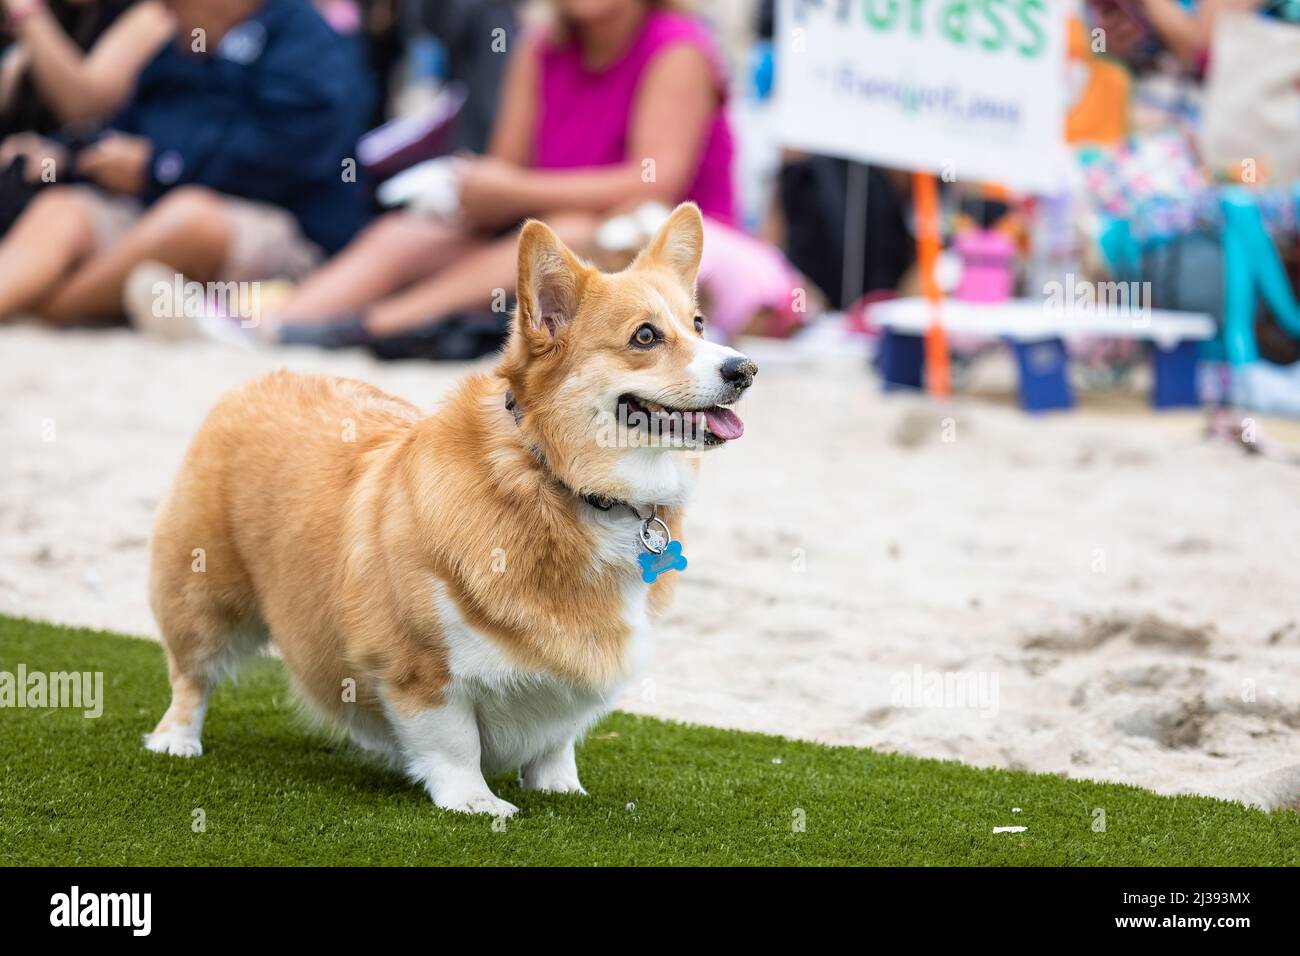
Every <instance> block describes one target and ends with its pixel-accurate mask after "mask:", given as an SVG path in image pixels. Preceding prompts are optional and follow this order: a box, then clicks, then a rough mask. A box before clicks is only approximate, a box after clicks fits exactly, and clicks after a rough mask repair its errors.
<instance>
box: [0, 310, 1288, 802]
mask: <svg viewBox="0 0 1300 956" xmlns="http://www.w3.org/2000/svg"><path fill="white" fill-rule="evenodd" d="M286 364H287V365H290V366H291V367H295V368H301V369H304V370H317V371H333V372H339V373H343V374H350V375H356V376H359V377H363V378H366V379H368V380H370V381H373V382H375V383H376V384H379V385H380V386H382V387H385V388H388V389H390V390H392V391H394V392H396V393H398V394H400V395H403V396H405V397H406V398H409V399H411V400H413V401H415V402H417V403H418V404H420V405H422V406H425V407H430V406H432V404H433V403H434V402H435V401H436V400H437V399H438V397H439V396H440V395H442V394H444V393H445V392H446V391H447V390H448V389H449V388H450V387H451V386H452V385H453V384H454V382H455V381H456V380H457V379H458V378H459V377H460V376H461V375H462V374H463V373H464V367H446V366H442V367H439V366H432V365H428V364H424V363H405V364H401V365H381V364H378V363H375V362H371V361H369V360H366V359H364V358H362V357H360V356H328V355H322V354H315V353H306V352H304V353H289V354H285V353H278V354H266V353H263V354H257V355H245V354H240V353H234V352H230V351H227V350H223V349H221V348H218V347H214V346H207V345H201V344H185V345H164V344H158V343H153V342H148V341H145V340H142V339H139V338H137V337H134V336H132V335H130V334H128V333H125V332H119V333H107V334H65V335H58V336H55V335H51V334H47V333H43V332H40V331H37V330H34V329H26V328H17V329H14V328H8V329H0V448H3V453H2V460H0V482H2V483H3V484H2V488H3V497H2V498H0V609H2V610H4V611H8V612H12V613H17V614H25V615H30V616H33V617H37V618H44V619H48V620H52V621H58V622H66V623H71V624H85V625H93V626H96V627H103V628H111V629H114V630H119V631H125V632H128V633H133V634H140V635H154V634H155V631H154V624H153V621H152V619H151V617H150V614H149V610H148V607H147V605H146V600H145V579H146V542H147V539H148V535H149V530H150V522H151V518H152V513H153V510H154V507H155V506H156V504H157V502H158V500H159V497H160V495H161V494H162V493H163V491H164V489H165V488H166V486H167V484H168V483H169V481H170V480H171V477H172V473H173V470H174V468H175V466H176V464H177V462H178V460H179V458H180V456H181V453H182V451H183V450H184V447H185V445H186V442H187V441H188V438H189V436H190V434H191V433H192V431H193V430H194V428H195V427H196V425H197V424H198V423H199V421H200V419H201V418H202V416H203V414H204V412H205V410H206V409H207V408H208V407H209V406H210V405H211V404H212V403H213V401H214V400H215V399H216V398H217V397H218V396H219V395H220V394H221V393H222V392H223V391H225V390H226V389H227V388H230V387H231V386H233V385H235V384H237V383H239V382H242V381H244V380H246V379H248V378H250V377H252V376H254V375H257V374H260V373H262V372H264V371H268V370H271V369H274V368H278V367H282V366H284V365H286ZM745 405H746V406H747V407H746V408H743V409H742V414H743V416H744V417H745V418H746V421H747V424H748V432H747V434H746V436H745V438H744V439H742V440H741V441H740V442H738V443H736V445H735V446H734V447H731V448H729V449H726V450H724V451H722V452H719V453H716V454H713V455H711V456H709V457H708V459H707V460H706V462H705V468H704V473H703V477H702V481H701V487H700V491H699V495H698V498H697V500H696V502H695V505H694V507H693V508H692V510H691V512H690V514H689V515H688V521H687V533H686V535H685V546H686V553H687V555H688V557H689V559H690V562H691V564H690V568H689V570H688V571H687V572H686V573H685V575H684V576H683V579H682V582H681V587H680V590H679V592H678V594H679V597H678V601H677V604H676V606H675V608H674V609H673V611H672V612H671V615H670V616H669V618H668V620H667V622H666V625H665V627H664V628H663V629H662V635H661V644H660V649H659V655H658V660H657V662H656V664H655V667H654V669H653V672H652V673H651V674H650V676H649V677H647V679H646V680H645V681H644V682H642V683H641V684H639V685H638V686H636V687H634V688H633V689H632V691H631V692H630V693H629V694H628V695H627V697H626V699H625V700H624V701H623V702H622V704H623V706H624V707H626V708H628V709H631V710H634V711H638V712H643V713H648V714H655V715H659V716H665V717H673V718H678V719H682V720H689V721H696V722H701V723H709V724H716V725H721V726H727V727H738V728H745V729H751V730H760V731H767V732H773V733H780V734H785V735H788V736H795V737H805V738H810V739H814V740H820V741H826V742H830V743H837V744H853V745H860V746H870V747H876V748H883V749H892V750H898V751H903V752H906V753H913V754H921V755H927V756H935V757H943V758H955V759H960V760H963V761H966V762H969V763H974V764H980V765H995V766H1003V767H1018V768H1028V769H1031V770H1040V771H1049V772H1057V773H1061V774H1066V775H1069V776H1077V777H1093V778H1101V779H1106V780H1117V781H1124V782H1129V783H1134V784H1138V785H1141V786H1145V787H1150V788H1153V789H1155V790H1159V791H1162V792H1182V791H1195V792H1200V793H1208V794H1214V795H1219V796H1225V797H1229V798H1237V799H1247V800H1252V801H1255V802H1258V803H1261V804H1263V805H1265V806H1278V805H1287V804H1290V805H1296V804H1297V803H1300V747H1298V746H1297V728H1300V624H1297V621H1298V620H1300V612H1298V610H1297V599H1298V598H1300V535H1298V534H1297V531H1298V530H1300V528H1298V524H1297V517H1296V515H1297V491H1298V490H1300V469H1297V468H1295V467H1293V466H1288V465H1284V464H1280V463H1278V462H1275V461H1267V460H1261V459H1251V458H1247V457H1246V456H1244V455H1241V454H1240V453H1238V452H1236V451H1235V450H1234V449H1231V448H1229V447H1228V446H1226V445H1224V444H1220V443H1217V442H1216V443H1211V442H1207V441H1205V440H1204V439H1202V438H1201V436H1200V426H1201V419H1200V417H1199V416H1198V415H1193V414H1173V415H1159V416H1157V415H1154V414H1149V413H1146V412H1145V411H1141V410H1135V409H1133V408H1131V407H1130V408H1128V409H1127V410H1124V411H1118V412H1116V411H1111V412H1104V411H1102V412H1097V411H1093V412H1085V413H1076V414H1071V415H1057V416H1053V417H1050V418H1045V419H1033V418H1030V417H1028V416H1025V415H1023V414H1021V413H1020V412H1018V411H1016V410H1014V409H1012V408H1006V407H1000V406H997V405H992V404H989V403H987V402H979V401H974V400H969V401H959V402H956V403H954V404H953V405H952V406H951V407H950V408H949V409H947V410H946V411H942V412H941V411H937V410H936V409H935V407H934V406H933V405H931V404H929V403H928V402H927V401H926V400H924V399H922V398H917V397H911V396H907V397H898V396H894V397H890V398H884V397H882V396H881V395H880V393H879V391H878V389H877V387H876V386H875V384H874V381H873V379H871V378H870V377H868V376H867V375H866V374H865V372H864V371H863V370H862V368H861V366H860V365H859V363H857V362H853V363H851V364H849V365H847V366H846V365H844V363H841V364H840V366H839V367H836V368H826V369H821V370H819V371H817V372H815V373H814V372H810V371H807V370H802V371H800V370H795V369H788V368H787V369H782V368H780V367H777V366H775V365H769V366H767V367H765V368H764V371H763V374H762V375H761V376H760V378H759V380H758V383H757V385H756V387H755V390H754V392H753V395H752V397H751V398H749V399H748V400H747V401H746V403H745ZM945 415H947V416H951V417H952V419H953V420H954V422H955V427H956V440H955V441H952V442H944V441H942V440H941V437H942V429H943V423H942V421H941V418H942V417H943V416H945ZM46 439H52V440H46ZM917 669H920V670H919V676H917V677H916V680H917V682H918V684H919V686H920V687H921V689H922V690H924V688H925V682H926V680H927V679H933V678H930V676H929V675H934V674H938V673H939V672H953V673H955V674H957V675H959V676H961V677H963V678H967V679H970V680H971V681H973V682H980V681H982V682H983V684H982V686H983V688H984V690H985V691H986V692H987V693H989V694H993V692H994V691H996V694H995V696H991V697H989V698H988V699H987V700H986V701H985V704H986V706H985V707H983V708H982V709H983V711H985V712H984V713H981V709H973V708H970V707H966V706H962V704H963V700H962V699H961V698H958V697H955V696H954V694H955V693H956V689H955V688H950V693H949V694H948V695H947V696H946V697H942V696H941V697H940V698H939V699H938V700H937V701H934V702H935V703H938V704H940V705H941V706H915V707H904V706H898V705H899V704H901V703H903V702H904V700H903V699H902V698H900V697H898V696H897V693H898V692H899V690H900V688H901V687H903V686H904V685H906V686H911V682H912V681H913V679H914V675H917V674H918V670H917ZM159 680H160V681H161V680H163V675H162V670H161V666H160V669H159ZM994 681H996V685H994V683H993V682H994ZM900 682H901V683H900ZM916 703H918V704H925V703H926V700H925V697H924V694H922V695H920V697H919V699H918V700H917V701H916ZM777 751H779V747H777ZM777 751H774V755H775V753H776V752H777Z"/></svg>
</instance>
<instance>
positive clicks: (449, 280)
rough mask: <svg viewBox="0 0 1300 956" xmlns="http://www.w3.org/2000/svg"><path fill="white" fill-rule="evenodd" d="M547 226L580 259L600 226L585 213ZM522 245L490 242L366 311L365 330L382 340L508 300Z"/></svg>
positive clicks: (510, 240)
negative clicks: (519, 247) (445, 317)
mask: <svg viewBox="0 0 1300 956" xmlns="http://www.w3.org/2000/svg"><path fill="white" fill-rule="evenodd" d="M546 222H547V224H548V225H550V226H551V228H552V229H554V230H555V232H556V234H557V235H559V237H560V239H561V240H563V241H564V243H565V244H566V245H568V246H569V248H571V249H573V250H574V251H575V252H577V253H578V254H579V255H585V254H586V250H588V249H589V248H590V247H591V245H592V242H593V239H594V237H595V233H596V227H597V225H598V224H599V223H598V220H597V218H596V217H595V216H592V215H589V214H586V213H565V214H558V215H554V216H548V217H547V218H546ZM518 241H519V237H518V235H517V234H514V233H512V234H511V235H509V236H506V237H504V238H501V239H495V240H492V241H490V242H488V243H485V244H484V245H483V246H481V247H480V248H479V249H477V250H475V251H473V252H470V253H468V254H467V255H465V256H463V257H462V258H461V259H460V260H458V261H457V262H455V263H453V264H452V265H450V266H448V267H447V268H445V269H443V270H442V271H441V272H439V273H438V274H437V275H436V276H434V277H433V278H432V279H429V280H428V281H426V282H421V283H420V284H419V285H417V286H414V287H413V288H411V289H408V290H407V291H405V292H402V293H400V294H398V295H395V296H392V297H390V298H388V299H385V300H383V301H382V302H378V303H376V304H375V305H374V306H372V307H371V308H370V309H368V310H367V311H366V315H365V322H366V329H367V330H368V331H369V332H370V334H371V335H372V336H374V337H376V338H383V337H385V336H389V335H396V334H398V333H400V332H405V331H407V330H408V329H411V328H414V327H417V326H419V325H422V324H424V323H426V322H430V321H432V320H434V319H438V318H441V317H443V316H447V315H451V314H452V313H454V312H459V311H461V310H463V309H472V308H480V307H486V306H489V305H491V304H492V303H493V300H494V299H497V298H504V296H505V295H506V294H507V293H509V292H511V291H513V290H514V287H515V271H516V265H517V262H518V258H519V253H518V250H517V246H518Z"/></svg>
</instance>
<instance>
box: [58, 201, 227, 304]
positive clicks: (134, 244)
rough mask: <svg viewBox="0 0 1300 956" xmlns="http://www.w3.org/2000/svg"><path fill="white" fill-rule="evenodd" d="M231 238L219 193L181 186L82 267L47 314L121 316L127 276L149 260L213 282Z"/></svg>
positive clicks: (199, 280) (200, 279) (202, 280)
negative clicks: (123, 287)
mask: <svg viewBox="0 0 1300 956" xmlns="http://www.w3.org/2000/svg"><path fill="white" fill-rule="evenodd" d="M231 236H232V232H231V226H230V223H229V221H228V219H227V218H226V216H225V207H224V205H223V201H222V198H221V196H220V195H219V194H218V193H214V192H211V191H210V190H207V189H204V188H202V187H198V186H186V187H181V188H178V189H176V190H174V191H172V192H171V193H168V194H167V195H166V196H165V197H164V198H162V199H160V200H159V201H158V202H157V203H155V204H154V205H153V206H152V207H150V209H149V211H148V212H147V213H145V215H144V216H143V217H141V219H140V221H139V222H138V223H136V224H135V225H134V226H132V227H131V230H130V231H129V232H127V234H126V235H124V236H123V237H122V238H121V240H120V241H118V242H116V243H114V244H113V245H112V246H111V247H110V248H108V249H105V250H103V251H102V252H100V253H98V254H96V255H95V256H93V257H92V258H91V259H90V260H88V261H87V262H85V263H84V264H83V265H82V266H80V267H79V268H78V269H77V270H76V271H75V272H74V273H73V275H72V278H71V279H70V280H69V281H68V283H67V284H66V285H65V286H64V287H63V288H62V289H60V290H59V291H58V293H57V294H56V295H55V296H54V297H53V298H51V299H50V300H49V301H47V302H46V303H44V304H43V305H42V307H41V312H42V314H43V315H44V316H45V318H47V319H49V320H50V321H52V322H59V323H67V322H73V321H76V320H78V319H85V318H106V317H113V316H118V315H121V314H122V286H123V284H124V283H125V282H126V277H127V276H128V275H129V274H130V273H131V270H132V269H134V268H135V267H136V266H138V265H139V264H140V263H141V262H144V261H146V260H149V259H156V260H157V261H159V262H161V263H163V264H164V265H167V266H170V267H171V268H173V269H175V270H176V271H177V272H179V273H181V274H183V275H185V276H186V277H187V278H190V279H194V280H196V281H198V282H206V281H209V280H211V279H214V278H216V277H217V272H218V270H219V269H220V268H221V264H222V263H223V262H224V261H225V259H226V254H227V252H228V251H229V249H230V241H231Z"/></svg>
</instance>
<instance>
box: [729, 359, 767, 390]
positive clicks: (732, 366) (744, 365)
mask: <svg viewBox="0 0 1300 956" xmlns="http://www.w3.org/2000/svg"><path fill="white" fill-rule="evenodd" d="M720 371H721V372H722V380H723V381H724V382H730V383H731V384H732V385H734V386H736V388H749V386H750V385H752V384H753V383H754V376H755V375H757V374H758V366H757V365H755V364H754V360H753V359H749V358H746V357H745V356H743V355H733V356H732V357H731V358H729V359H727V360H726V361H725V362H723V363H722V368H721V369H720Z"/></svg>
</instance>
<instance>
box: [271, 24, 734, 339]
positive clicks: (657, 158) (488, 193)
mask: <svg viewBox="0 0 1300 956" xmlns="http://www.w3.org/2000/svg"><path fill="white" fill-rule="evenodd" d="M553 6H554V8H555V13H556V17H555V22H554V24H553V25H552V27H551V28H550V29H548V30H543V31H540V32H536V33H533V34H530V35H528V36H526V37H525V38H524V39H522V40H521V41H520V44H519V48H518V49H517V50H516V51H515V52H514V54H513V58H512V60H511V62H510V64H509V66H508V68H507V74H506V79H505V83H504V86H503V91H502V96H501V103H500V107H499V110H498V115H497V118H496V123H495V126H494V128H493V133H492V137H491V140H490V145H489V148H488V152H487V155H484V156H478V157H469V158H466V159H464V160H463V161H462V162H461V163H460V166H459V171H458V186H459V197H460V208H459V215H458V216H457V217H456V218H457V222H456V223H455V224H452V223H448V222H445V221H443V220H440V219H436V218H426V217H424V216H420V215H417V214H415V213H406V212H403V213H394V214H390V215H387V216H384V217H382V218H380V219H379V220H377V221H376V222H375V223H373V224H372V225H371V226H370V227H369V228H367V229H366V230H365V231H364V232H363V233H361V235H359V236H358V237H357V238H356V239H355V240H354V241H353V242H352V243H351V245H349V246H348V247H347V248H346V249H344V250H343V251H342V252H341V253H339V254H338V256H336V257H335V258H334V259H333V260H332V261H331V262H330V263H328V264H327V265H326V266H325V267H324V268H322V269H321V270H320V271H319V272H317V273H316V274H315V275H313V276H311V277H309V278H308V279H307V280H306V281H305V282H303V283H302V285H301V286H300V287H299V288H298V289H297V290H295V292H294V293H293V294H292V295H291V296H290V298H289V299H288V300H287V301H286V302H285V303H284V304H283V305H282V306H281V307H280V310H279V313H278V315H276V316H275V317H273V319H272V321H271V322H270V323H268V324H269V325H270V329H269V330H268V331H270V332H271V334H272V335H273V336H274V337H276V338H278V339H279V340H280V341H286V342H311V343H314V344H320V345H325V346H342V345H353V344H362V343H364V342H366V341H369V340H372V339H376V338H382V337H385V336H389V335H394V334H397V333H400V332H404V331H407V330H409V329H411V328H413V327H416V326H420V325H424V324H426V323H428V322H431V321H433V320H436V319H438V318H440V317H442V316H446V315H450V314H452V313H455V312H459V311H462V310H465V309H471V308H486V307H488V306H489V305H491V304H492V302H493V296H494V292H495V291H496V290H499V289H513V287H514V282H515V279H514V274H515V258H516V253H515V231H514V230H513V229H511V228H510V227H512V226H513V225H514V224H516V223H518V222H519V221H520V220H522V219H524V218H526V217H528V216H536V217H538V218H540V219H543V220H545V221H546V222H547V223H548V224H549V225H551V227H552V228H553V229H555V230H556V232H557V233H559V235H560V236H561V238H562V239H564V240H565V241H566V242H568V243H569V244H570V245H572V246H573V247H574V248H575V249H577V250H579V251H584V250H587V251H590V249H591V246H592V241H593V237H594V234H595V231H596V228H597V226H598V225H599V223H600V222H601V220H602V219H604V218H606V217H608V216H609V215H610V214H611V213H613V212H615V211H618V210H622V209H629V208H633V207H636V206H639V205H641V204H643V203H646V202H660V203H663V204H665V205H669V206H671V205H673V204H675V203H678V202H681V201H683V200H687V199H690V200H693V201H694V202H696V203H697V204H698V205H699V206H700V208H701V210H702V211H703V212H704V213H705V215H706V216H708V217H710V218H712V219H713V220H716V221H718V222H721V223H724V224H734V222H735V215H736V214H735V196H734V190H733V184H732V173H731V167H732V157H733V143H732V137H731V131H730V128H729V127H728V125H727V120H726V116H725V104H726V96H727V94H726V78H725V75H724V72H723V68H722V64H721V61H720V59H719V57H718V54H717V50H716V47H715V46H714V44H713V41H712V39H711V37H710V35H709V33H708V31H707V30H706V29H705V27H704V26H703V25H702V24H700V23H699V22H698V21H697V20H695V19H694V18H692V17H691V16H689V15H687V14H686V13H684V12H681V11H680V10H679V9H675V7H676V6H677V5H676V4H673V3H669V2H654V0H555V2H554V4H553ZM506 230H509V231H506ZM497 297H498V298H499V297H500V293H497Z"/></svg>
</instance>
